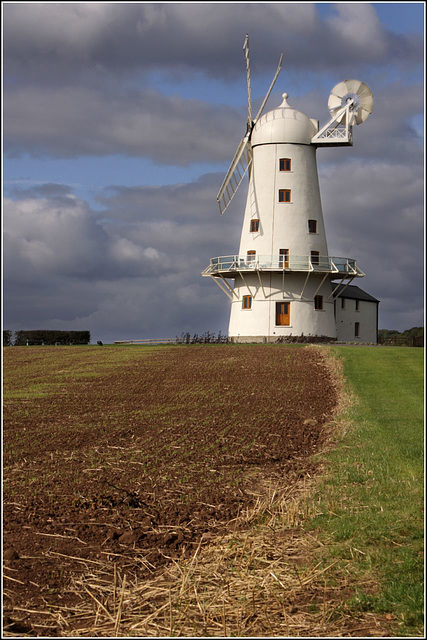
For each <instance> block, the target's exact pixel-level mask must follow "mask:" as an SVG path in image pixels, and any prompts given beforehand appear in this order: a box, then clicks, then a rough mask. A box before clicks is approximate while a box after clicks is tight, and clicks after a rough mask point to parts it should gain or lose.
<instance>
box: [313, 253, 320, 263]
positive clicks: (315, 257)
mask: <svg viewBox="0 0 427 640" xmlns="http://www.w3.org/2000/svg"><path fill="white" fill-rule="evenodd" d="M311 264H319V252H318V251H312V252H311Z"/></svg>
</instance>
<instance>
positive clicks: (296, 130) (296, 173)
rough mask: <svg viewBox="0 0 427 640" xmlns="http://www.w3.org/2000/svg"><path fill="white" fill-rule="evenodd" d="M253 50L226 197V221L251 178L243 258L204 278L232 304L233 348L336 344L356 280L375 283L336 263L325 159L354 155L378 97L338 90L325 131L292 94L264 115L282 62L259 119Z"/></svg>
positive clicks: (347, 87) (344, 261)
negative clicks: (321, 151) (325, 200)
mask: <svg viewBox="0 0 427 640" xmlns="http://www.w3.org/2000/svg"><path fill="white" fill-rule="evenodd" d="M243 49H244V52H245V61H246V77H247V87H248V118H247V123H246V134H245V135H244V137H243V138H242V140H241V142H240V144H239V145H238V147H237V151H236V153H235V155H234V157H233V160H232V162H231V165H230V168H229V169H228V171H227V173H226V176H225V178H224V181H223V183H222V185H221V188H220V190H219V193H218V196H217V201H218V205H219V210H220V213H221V214H223V213H224V211H225V210H226V209H227V207H228V206H229V204H230V202H231V200H232V198H233V197H234V195H235V193H236V191H237V189H238V187H239V185H240V184H241V183H242V181H243V178H244V176H245V174H246V173H248V175H249V185H248V186H249V188H248V195H247V200H246V207H245V213H244V219H243V227H242V233H241V241H240V249H239V253H238V254H236V255H233V256H220V257H216V258H211V260H210V264H209V266H208V267H207V268H206V269H205V270H204V271H203V272H202V275H203V276H205V277H210V278H212V279H213V280H214V282H216V284H218V285H219V287H220V288H221V289H222V290H223V291H224V293H226V295H227V296H228V297H229V298H230V300H231V314H230V324H229V338H230V339H231V340H233V341H240V342H247V341H250V342H261V341H262V342H271V341H276V340H277V339H278V338H280V337H285V336H290V335H293V336H300V335H303V334H304V335H305V336H307V335H312V336H326V337H329V338H335V337H336V336H337V327H336V320H335V317H336V312H335V311H336V309H335V301H336V299H337V297H338V296H339V295H341V294H342V293H343V291H344V289H345V288H346V287H347V286H348V285H350V283H351V282H352V281H353V279H354V278H360V277H363V276H364V275H365V274H364V273H363V271H362V270H361V269H360V267H359V266H358V265H357V263H356V260H354V259H352V258H341V257H339V258H337V257H331V256H329V253H328V248H327V242H326V232H325V226H324V221H323V212H322V206H321V199H320V188H319V179H318V172H317V164H316V152H317V149H318V148H322V147H328V146H335V147H338V146H352V144H353V126H354V125H359V124H362V123H363V122H364V121H365V120H366V118H367V117H368V116H369V114H370V113H371V112H372V107H373V97H372V93H371V91H370V89H369V88H368V87H367V85H366V84H364V83H363V82H360V81H358V80H353V79H350V80H345V81H344V82H340V83H339V84H337V85H336V86H335V87H334V88H333V89H332V92H331V94H330V97H329V101H328V107H329V112H330V115H331V119H330V120H329V121H328V122H327V123H326V124H325V125H324V126H322V127H321V128H319V122H318V120H316V119H313V118H309V117H307V116H306V115H305V114H304V113H302V112H301V111H298V110H297V109H294V108H293V107H292V106H291V105H289V103H288V94H287V93H284V94H282V98H283V102H282V104H280V105H279V106H278V107H277V108H276V109H273V110H272V111H268V112H267V113H265V114H263V111H264V107H265V105H266V103H267V100H268V98H269V96H270V93H271V91H272V89H273V87H274V85H275V82H276V80H277V77H278V75H279V73H280V70H281V67H282V60H283V55H281V56H280V60H279V64H278V67H277V70H276V73H275V75H274V77H273V81H272V83H271V85H270V88H269V90H268V92H267V94H266V96H265V98H264V100H263V102H262V104H261V106H260V108H259V110H258V112H257V114H256V116H255V117H253V116H252V104H251V85H250V61H249V39H248V36H246V38H245V42H244V45H243ZM337 279H338V280H339V281H338V283H337V282H333V281H334V280H337ZM230 280H231V281H232V283H233V282H234V286H232V284H230V282H229V281H230ZM359 324H360V322H359Z"/></svg>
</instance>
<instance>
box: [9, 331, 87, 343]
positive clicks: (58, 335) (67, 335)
mask: <svg viewBox="0 0 427 640" xmlns="http://www.w3.org/2000/svg"><path fill="white" fill-rule="evenodd" d="M89 343H90V331H55V330H50V329H37V330H33V331H15V332H13V331H9V330H5V331H3V346H4V347H12V346H13V347H22V346H27V345H28V346H30V345H70V344H89Z"/></svg>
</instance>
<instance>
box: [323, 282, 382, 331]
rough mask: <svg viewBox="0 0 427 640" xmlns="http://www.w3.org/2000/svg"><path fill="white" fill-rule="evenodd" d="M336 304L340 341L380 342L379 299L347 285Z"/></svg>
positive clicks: (337, 297) (338, 296)
mask: <svg viewBox="0 0 427 640" xmlns="http://www.w3.org/2000/svg"><path fill="white" fill-rule="evenodd" d="M334 304H335V323H336V327H337V340H338V342H378V305H379V300H377V299H376V298H374V297H373V296H371V295H369V293H366V291H363V290H362V289H360V288H359V287H356V286H354V285H347V286H346V287H345V289H343V292H342V293H339V294H338V295H337V296H336V298H335V303H334Z"/></svg>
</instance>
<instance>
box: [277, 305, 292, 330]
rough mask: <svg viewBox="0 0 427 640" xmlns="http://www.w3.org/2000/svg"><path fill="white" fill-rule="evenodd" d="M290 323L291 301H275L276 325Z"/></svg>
mask: <svg viewBox="0 0 427 640" xmlns="http://www.w3.org/2000/svg"><path fill="white" fill-rule="evenodd" d="M290 324H291V303H290V302H276V325H281V326H285V327H288V326H289V325H290Z"/></svg>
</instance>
